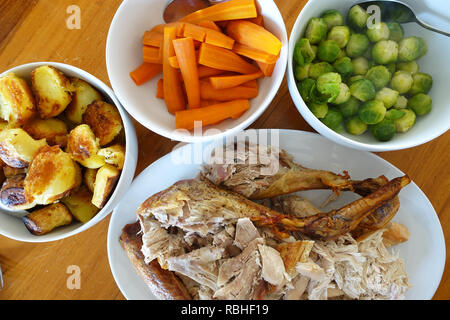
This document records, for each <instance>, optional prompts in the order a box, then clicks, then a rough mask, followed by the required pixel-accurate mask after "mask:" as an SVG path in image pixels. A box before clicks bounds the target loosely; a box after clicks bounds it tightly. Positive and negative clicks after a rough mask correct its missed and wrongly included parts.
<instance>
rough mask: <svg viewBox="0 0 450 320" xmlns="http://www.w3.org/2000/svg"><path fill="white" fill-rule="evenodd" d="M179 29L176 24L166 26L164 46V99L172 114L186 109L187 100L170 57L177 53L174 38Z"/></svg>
mask: <svg viewBox="0 0 450 320" xmlns="http://www.w3.org/2000/svg"><path fill="white" fill-rule="evenodd" d="M176 33H177V30H176V27H175V26H171V27H165V28H164V46H163V79H164V100H165V102H166V106H167V110H168V111H169V112H170V113H171V114H175V112H177V111H180V110H183V109H185V107H186V101H185V98H184V94H183V88H182V84H181V81H180V77H179V75H178V71H177V69H174V68H172V67H171V66H170V64H169V57H171V56H173V55H174V54H175V51H174V48H173V40H175V39H176V37H177V35H176Z"/></svg>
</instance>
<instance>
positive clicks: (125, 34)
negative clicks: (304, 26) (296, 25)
mask: <svg viewBox="0 0 450 320" xmlns="http://www.w3.org/2000/svg"><path fill="white" fill-rule="evenodd" d="M167 2H168V1H162V0H127V1H123V2H122V4H121V5H120V7H119V9H118V10H117V12H116V14H115V16H114V19H113V21H112V23H111V27H110V29H109V33H108V39H107V43H106V66H107V68H108V76H109V79H110V82H111V85H112V88H113V89H114V92H115V94H116V96H117V97H118V98H119V100H120V102H121V103H122V105H123V106H124V108H125V109H126V110H127V111H128V112H129V113H130V114H131V115H132V116H133V117H134V118H135V119H136V120H137V121H139V122H140V123H141V124H142V125H144V126H145V127H147V128H148V129H150V130H152V131H154V132H156V133H158V134H160V135H162V136H164V137H167V138H169V139H172V140H176V141H183V142H198V141H205V140H212V139H216V138H219V137H222V136H225V135H229V134H233V133H236V132H237V131H240V130H243V129H245V128H246V127H248V126H249V125H251V124H252V123H253V122H254V121H255V120H256V119H257V118H258V117H259V116H260V115H261V114H262V113H263V112H264V110H266V108H267V107H268V106H269V104H270V102H271V101H272V99H273V98H274V96H275V94H276V93H277V91H278V89H279V87H280V85H281V82H282V80H283V77H284V73H285V70H286V64H287V54H288V41H287V33H286V28H285V25H284V21H283V17H282V16H281V14H280V11H279V10H278V8H277V6H276V5H275V3H274V2H273V1H272V0H257V2H258V4H259V7H260V9H261V14H262V15H263V16H264V23H265V26H266V27H267V29H268V30H270V31H271V32H272V33H273V34H274V35H275V36H276V37H277V38H278V39H280V40H281V42H282V44H283V47H282V49H281V54H280V58H279V59H278V62H277V65H276V67H275V70H274V72H273V75H272V77H267V78H264V79H260V80H259V95H258V96H257V97H256V98H254V99H251V107H250V110H248V111H247V112H246V113H245V114H244V115H243V116H242V117H240V118H239V119H229V120H225V121H223V122H221V123H220V124H217V125H214V126H208V127H207V128H204V130H203V132H202V134H201V135H200V134H199V133H196V134H192V133H189V132H186V131H181V130H178V131H176V128H175V117H174V116H173V115H171V114H169V113H168V112H167V108H166V106H165V103H164V100H161V99H158V98H156V96H155V93H156V82H157V80H158V79H159V78H160V77H158V76H157V77H155V78H154V79H152V80H151V81H149V82H147V83H145V84H143V85H141V86H136V85H135V83H134V82H133V81H132V80H131V78H130V76H129V73H130V71H132V70H133V69H135V68H136V67H137V66H139V65H140V64H141V63H142V54H141V52H142V35H143V34H144V31H146V30H149V29H151V28H152V27H153V26H155V25H157V24H161V23H164V21H163V19H162V12H163V10H164V8H165V7H166V4H167Z"/></svg>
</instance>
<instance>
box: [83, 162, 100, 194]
mask: <svg viewBox="0 0 450 320" xmlns="http://www.w3.org/2000/svg"><path fill="white" fill-rule="evenodd" d="M97 172H98V169H89V168H87V169H86V171H85V172H84V176H83V182H84V184H85V185H86V187H87V188H88V189H89V191H90V192H92V193H94V186H95V178H96V177H97Z"/></svg>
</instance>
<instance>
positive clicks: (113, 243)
mask: <svg viewBox="0 0 450 320" xmlns="http://www.w3.org/2000/svg"><path fill="white" fill-rule="evenodd" d="M264 132H268V133H269V137H270V138H271V139H268V140H267V144H270V143H271V141H272V143H273V141H276V140H274V139H276V138H277V136H278V134H277V132H279V146H280V147H281V148H283V149H285V150H286V151H287V152H288V153H290V154H291V155H293V156H294V158H295V160H296V161H297V162H298V163H300V164H302V165H303V166H306V167H309V168H316V169H326V170H330V171H333V172H342V171H343V170H347V171H348V172H349V174H350V176H351V177H352V179H365V178H368V177H378V176H380V175H385V176H386V177H387V178H389V179H392V178H394V177H398V176H402V175H403V173H402V172H401V171H400V170H399V169H397V168H395V167H394V166H392V165H391V164H389V163H388V162H387V161H385V160H383V159H381V158H380V157H378V156H376V155H374V154H372V153H369V152H365V151H358V150H354V149H350V148H346V147H343V146H341V145H337V144H335V143H333V142H331V141H329V140H327V139H326V138H323V137H322V136H320V135H318V134H314V133H309V132H302V131H292V130H269V131H267V130H258V131H253V133H258V134H259V135H258V136H262V135H261V133H264ZM247 134H250V132H249V131H247ZM205 146H210V147H211V146H212V144H211V143H208V144H203V145H201V144H198V145H192V144H189V145H184V146H182V147H180V148H179V149H177V153H178V152H180V153H179V155H180V154H183V155H184V156H183V157H181V158H183V159H188V158H192V157H189V153H191V155H192V156H202V153H201V150H208V148H206V147H205ZM201 147H203V149H202V148H201ZM191 151H192V152H191ZM205 153H206V152H204V153H203V154H205ZM178 159H180V157H179V156H177V157H174V152H172V153H171V154H168V155H166V156H164V157H163V158H161V159H159V160H158V161H156V162H154V163H153V164H152V165H150V166H149V167H148V168H147V169H145V170H144V171H143V172H142V173H141V174H140V175H139V176H138V177H137V178H136V179H135V180H134V182H133V184H132V186H131V188H130V190H129V191H128V194H126V195H125V196H124V198H123V199H124V200H122V201H121V203H119V205H118V206H117V207H116V208H115V209H114V212H113V214H112V217H111V221H110V225H109V230H108V258H109V262H110V266H111V270H112V273H113V275H114V279H115V280H116V283H117V285H118V286H119V288H120V290H121V291H122V293H123V295H124V296H125V297H126V298H127V299H139V300H142V299H154V296H153V295H152V293H151V292H150V290H149V289H148V288H147V286H146V285H145V283H144V281H142V280H141V279H140V277H139V276H138V275H137V274H136V272H135V271H134V269H133V266H132V264H131V263H130V261H129V260H128V257H127V256H126V254H125V252H124V251H123V250H122V248H121V247H120V244H119V236H120V234H121V230H122V228H123V227H124V226H125V225H126V224H128V223H133V222H135V221H136V216H135V212H136V209H137V207H138V206H139V205H140V204H141V203H142V202H143V201H145V200H146V199H147V198H148V197H150V196H151V195H153V194H155V193H157V192H159V191H161V190H163V189H165V188H167V187H169V186H170V185H172V184H173V183H175V182H176V181H178V180H183V179H189V178H193V177H195V176H196V175H197V174H198V172H199V169H200V165H194V164H178V163H177V161H178ZM200 159H201V158H200ZM303 194H304V195H305V197H306V198H308V199H310V200H311V201H312V202H313V203H315V204H316V205H319V204H320V203H321V202H322V201H323V200H324V199H326V198H327V197H328V195H329V194H330V191H319V190H318V191H316V190H314V191H307V192H304V193H303ZM355 197H356V196H355V195H354V194H352V193H349V192H345V193H344V194H343V195H342V197H341V198H340V199H339V200H338V202H335V203H333V204H332V206H333V207H339V206H341V205H342V204H343V203H348V202H349V201H352V200H353V199H355ZM399 197H400V202H401V206H400V210H399V212H398V213H397V215H396V216H395V218H394V221H398V222H400V223H403V224H404V225H406V226H407V228H408V229H409V231H410V233H411V237H410V239H409V240H408V241H407V242H406V243H403V244H401V245H398V246H396V247H395V250H398V251H399V254H400V257H401V258H403V259H404V260H405V266H406V270H407V272H408V274H409V276H410V282H411V284H412V285H413V286H412V288H411V289H410V290H409V291H408V292H407V295H406V298H407V299H420V300H428V299H431V298H432V297H433V295H434V293H435V291H436V289H437V288H438V286H439V282H440V280H441V277H442V273H443V270H444V264H445V241H444V235H443V232H442V228H441V225H440V223H439V219H438V217H437V215H436V212H435V211H434V209H433V206H432V205H431V203H430V201H429V200H428V199H427V197H426V196H425V194H424V193H423V192H422V191H421V190H420V189H419V188H418V187H417V185H416V184H415V183H414V182H412V183H411V184H410V185H408V186H407V187H405V188H404V189H403V190H402V191H401V192H400V194H399Z"/></svg>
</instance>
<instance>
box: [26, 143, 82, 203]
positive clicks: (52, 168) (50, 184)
mask: <svg viewBox="0 0 450 320" xmlns="http://www.w3.org/2000/svg"><path fill="white" fill-rule="evenodd" d="M81 180H82V177H81V169H80V167H79V166H78V164H77V163H76V162H75V161H73V160H72V158H71V157H70V155H69V154H68V153H66V152H64V151H62V150H61V149H60V148H59V146H52V147H49V146H47V147H43V148H41V149H40V150H39V152H38V154H36V156H35V157H34V159H33V161H32V162H31V165H30V167H29V169H28V173H27V176H26V178H25V196H26V197H27V199H30V200H33V201H34V202H36V203H37V204H43V205H45V204H50V203H52V202H55V201H56V200H59V199H61V198H63V197H65V196H67V195H68V194H69V193H70V192H71V191H72V190H74V189H77V188H78V187H79V186H80V184H81Z"/></svg>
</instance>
